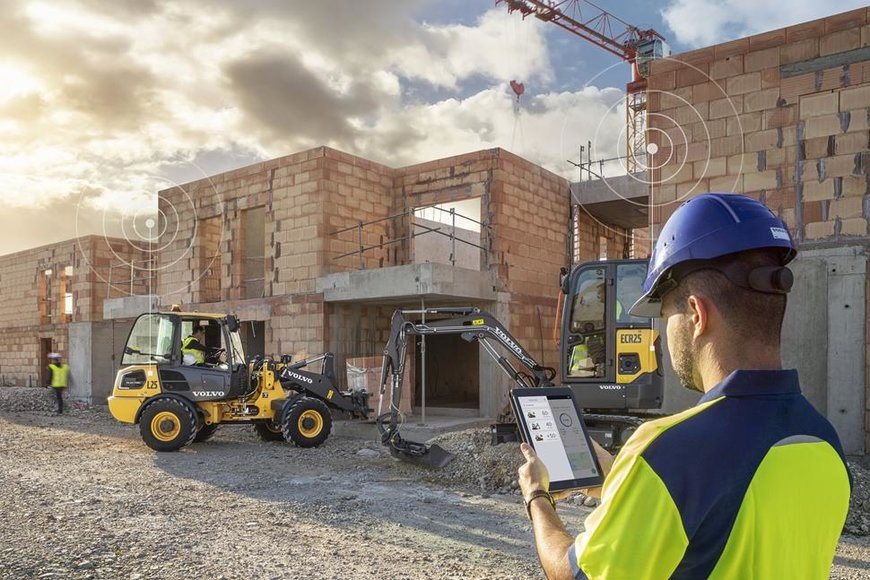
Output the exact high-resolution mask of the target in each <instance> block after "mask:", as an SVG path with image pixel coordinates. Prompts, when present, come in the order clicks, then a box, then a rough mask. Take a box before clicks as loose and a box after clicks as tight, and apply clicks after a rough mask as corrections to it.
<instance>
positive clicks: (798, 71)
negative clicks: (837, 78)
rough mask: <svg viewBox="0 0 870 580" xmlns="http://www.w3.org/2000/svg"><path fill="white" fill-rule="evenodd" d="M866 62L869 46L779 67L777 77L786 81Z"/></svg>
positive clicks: (868, 57) (869, 56) (869, 52)
mask: <svg viewBox="0 0 870 580" xmlns="http://www.w3.org/2000/svg"><path fill="white" fill-rule="evenodd" d="M866 60H870V46H865V47H863V48H856V49H854V50H847V51H846V52H838V53H835V54H828V55H825V56H820V57H817V58H813V59H810V60H804V61H801V62H795V63H792V64H784V65H782V66H780V67H779V76H780V77H781V78H784V79H787V78H789V77H793V76H797V75H802V74H806V73H810V72H818V71H820V70H825V69H829V68H834V67H835V66H843V65H847V64H855V63H858V62H864V61H866ZM819 82H821V81H819Z"/></svg>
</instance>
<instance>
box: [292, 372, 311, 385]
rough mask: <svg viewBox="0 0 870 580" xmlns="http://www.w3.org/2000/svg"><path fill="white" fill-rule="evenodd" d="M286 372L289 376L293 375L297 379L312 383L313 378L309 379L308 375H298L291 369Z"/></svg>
mask: <svg viewBox="0 0 870 580" xmlns="http://www.w3.org/2000/svg"><path fill="white" fill-rule="evenodd" d="M287 374H288V375H290V376H291V377H293V378H294V379H298V380H300V381H303V382H306V383H314V381H313V380H311V379H309V378H308V377H304V376H302V375H300V374H299V373H294V372H293V371H287Z"/></svg>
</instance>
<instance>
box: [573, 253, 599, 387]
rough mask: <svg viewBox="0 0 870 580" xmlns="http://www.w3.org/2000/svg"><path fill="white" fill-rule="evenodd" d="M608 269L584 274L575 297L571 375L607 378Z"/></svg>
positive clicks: (591, 270)
mask: <svg viewBox="0 0 870 580" xmlns="http://www.w3.org/2000/svg"><path fill="white" fill-rule="evenodd" d="M605 273H606V270H605V268H591V269H587V270H584V271H582V272H580V274H579V276H578V277H577V280H576V281H575V283H574V286H575V287H576V288H577V292H576V293H575V294H574V295H573V296H571V303H570V304H571V318H570V324H569V329H568V331H569V335H568V344H569V345H570V346H569V348H570V354H569V362H568V375H569V376H573V377H584V378H597V377H603V376H604V373H605V363H606V359H607V336H606V335H607V324H606V314H607V281H606V278H605Z"/></svg>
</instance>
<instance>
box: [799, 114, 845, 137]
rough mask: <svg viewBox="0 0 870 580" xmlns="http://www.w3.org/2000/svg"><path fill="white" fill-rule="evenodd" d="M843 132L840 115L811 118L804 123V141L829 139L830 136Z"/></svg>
mask: <svg viewBox="0 0 870 580" xmlns="http://www.w3.org/2000/svg"><path fill="white" fill-rule="evenodd" d="M842 132H843V130H842V128H841V126H840V117H839V116H838V115H822V116H820V117H810V118H809V119H807V120H806V121H805V123H804V139H812V138H814V137H827V136H828V135H837V134H839V133H842Z"/></svg>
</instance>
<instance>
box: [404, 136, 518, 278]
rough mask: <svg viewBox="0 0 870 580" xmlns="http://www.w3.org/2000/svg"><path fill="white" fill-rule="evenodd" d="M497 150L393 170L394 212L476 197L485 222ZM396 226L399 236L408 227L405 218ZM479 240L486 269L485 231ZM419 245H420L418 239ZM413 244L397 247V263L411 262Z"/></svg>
mask: <svg viewBox="0 0 870 580" xmlns="http://www.w3.org/2000/svg"><path fill="white" fill-rule="evenodd" d="M499 151H500V150H497V149H490V150H486V151H475V152H474V153H466V154H464V155H457V156H454V157H446V158H444V159H437V160H435V161H429V162H426V163H419V164H417V165H410V166H408V167H402V168H400V169H397V170H395V172H394V175H395V179H394V181H393V190H394V196H395V199H396V204H397V205H396V210H397V213H398V212H403V211H409V210H412V209H414V208H418V207H426V206H431V205H437V204H441V203H447V202H451V201H460V200H463V199H471V198H478V197H479V198H481V208H482V209H481V212H482V214H483V215H481V216H480V220H479V221H481V222H485V223H489V217H488V216H487V215H486V209H485V208H486V207H487V205H488V204H489V200H490V186H491V184H492V181H493V170H494V169H495V167H496V161H495V159H496V157H497V156H498V154H499ZM502 153H503V152H502ZM396 226H397V228H398V231H400V232H405V234H403V235H406V232H408V231H409V229H410V227H411V226H410V222H409V220H407V219H404V220H401V221H400V220H396ZM427 235H438V234H427ZM481 241H482V242H483V243H481V244H480V245H481V246H483V247H484V248H485V249H484V250H482V256H481V260H482V263H483V265H484V266H486V265H488V263H489V260H490V258H489V256H487V252H488V246H489V241H488V239H487V234H486V232H485V231H482V232H481ZM420 243H423V240H422V239H421V240H420ZM414 245H415V244H414V241H413V240H408V241H407V242H405V243H404V244H401V245H399V247H398V254H397V260H398V263H402V264H410V263H413V262H414V259H413V253H414Z"/></svg>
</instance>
